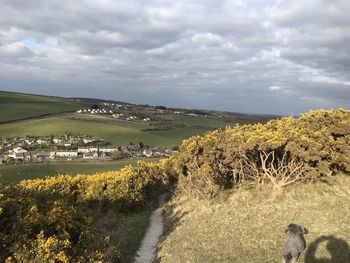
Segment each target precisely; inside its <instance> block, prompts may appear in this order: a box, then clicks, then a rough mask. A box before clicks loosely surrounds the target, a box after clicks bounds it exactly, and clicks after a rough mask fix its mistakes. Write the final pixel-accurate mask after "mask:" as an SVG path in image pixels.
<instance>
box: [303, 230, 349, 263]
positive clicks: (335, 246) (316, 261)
mask: <svg viewBox="0 0 350 263" xmlns="http://www.w3.org/2000/svg"><path fill="white" fill-rule="evenodd" d="M324 242H325V243H327V244H326V248H327V250H328V252H329V254H330V255H331V257H330V258H325V257H321V258H319V257H317V255H316V250H317V248H318V247H319V246H320V245H321V244H322V243H324ZM304 261H305V263H346V262H350V249H349V245H348V243H347V242H346V241H344V240H342V239H340V238H336V237H335V236H321V237H319V238H317V239H316V240H314V241H313V242H312V243H311V244H310V246H309V247H308V249H307V251H306V253H305V260H304Z"/></svg>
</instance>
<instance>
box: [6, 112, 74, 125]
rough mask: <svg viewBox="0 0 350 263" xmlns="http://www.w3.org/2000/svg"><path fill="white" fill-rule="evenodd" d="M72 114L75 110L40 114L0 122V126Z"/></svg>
mask: <svg viewBox="0 0 350 263" xmlns="http://www.w3.org/2000/svg"><path fill="white" fill-rule="evenodd" d="M73 112H75V110H69V111H60V112H52V113H45V114H40V115H36V116H30V117H25V118H20V119H16V120H8V121H0V124H9V123H16V122H21V121H27V120H35V119H43V118H46V117H54V116H58V115H62V114H65V113H73Z"/></svg>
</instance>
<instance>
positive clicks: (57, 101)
mask: <svg viewBox="0 0 350 263" xmlns="http://www.w3.org/2000/svg"><path fill="white" fill-rule="evenodd" d="M90 104H91V103H87V102H83V101H77V100H73V99H65V98H58V97H48V96H40V95H30V94H23V93H14V92H6V91H0V109H1V110H0V123H6V122H11V121H14V120H23V119H29V118H35V117H41V116H47V115H50V114H57V113H61V112H71V111H75V110H77V109H79V108H81V107H83V106H86V105H90Z"/></svg>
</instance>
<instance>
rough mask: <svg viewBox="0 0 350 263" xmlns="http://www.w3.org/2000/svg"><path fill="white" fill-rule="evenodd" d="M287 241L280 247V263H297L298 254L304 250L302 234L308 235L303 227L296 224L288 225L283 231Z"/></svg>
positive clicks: (304, 241)
mask: <svg viewBox="0 0 350 263" xmlns="http://www.w3.org/2000/svg"><path fill="white" fill-rule="evenodd" d="M284 232H285V233H286V234H287V239H286V241H285V242H284V244H283V247H282V263H288V262H290V261H291V262H292V263H298V262H299V256H300V254H301V253H302V252H303V251H304V250H305V247H306V240H305V238H304V234H307V233H308V230H307V229H306V228H305V227H302V226H299V225H297V224H293V223H291V224H289V225H288V227H287V229H286V230H285V231H284Z"/></svg>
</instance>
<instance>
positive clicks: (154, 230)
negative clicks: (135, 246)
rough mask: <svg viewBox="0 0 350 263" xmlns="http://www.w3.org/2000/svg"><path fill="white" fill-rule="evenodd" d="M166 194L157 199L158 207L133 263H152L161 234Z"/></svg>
mask: <svg viewBox="0 0 350 263" xmlns="http://www.w3.org/2000/svg"><path fill="white" fill-rule="evenodd" d="M165 197H166V194H162V195H161V196H160V197H159V207H158V208H157V209H156V210H154V211H153V213H152V216H151V221H150V226H149V227H148V229H147V232H146V235H145V236H144V238H143V240H142V243H141V246H140V248H139V250H138V251H137V253H136V256H135V263H152V262H153V260H154V258H155V253H156V249H157V244H158V241H159V238H160V236H161V235H162V232H163V218H162V206H163V205H164V201H165Z"/></svg>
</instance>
